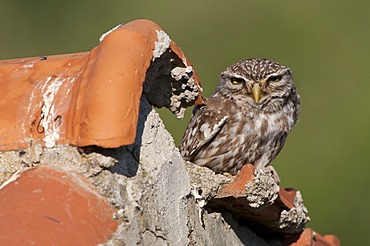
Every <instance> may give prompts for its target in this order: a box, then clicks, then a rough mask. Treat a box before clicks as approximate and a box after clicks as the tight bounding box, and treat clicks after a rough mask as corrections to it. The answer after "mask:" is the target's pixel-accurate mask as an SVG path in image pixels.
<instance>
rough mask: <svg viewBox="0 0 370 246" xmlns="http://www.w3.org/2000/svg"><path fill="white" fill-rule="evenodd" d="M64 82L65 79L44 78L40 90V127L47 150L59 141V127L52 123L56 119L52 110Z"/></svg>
mask: <svg viewBox="0 0 370 246" xmlns="http://www.w3.org/2000/svg"><path fill="white" fill-rule="evenodd" d="M64 81H66V78H59V77H56V78H53V77H51V76H50V77H47V78H46V81H45V85H44V87H43V88H42V91H43V95H42V100H43V106H42V108H41V122H40V125H41V126H42V127H43V129H44V133H45V138H44V141H45V145H46V147H47V148H52V147H54V146H55V142H56V141H57V140H58V139H59V125H57V124H55V122H54V121H55V118H56V117H57V114H56V112H55V109H54V98H55V95H56V94H57V92H58V90H59V88H60V86H61V85H62V84H63V82H64Z"/></svg>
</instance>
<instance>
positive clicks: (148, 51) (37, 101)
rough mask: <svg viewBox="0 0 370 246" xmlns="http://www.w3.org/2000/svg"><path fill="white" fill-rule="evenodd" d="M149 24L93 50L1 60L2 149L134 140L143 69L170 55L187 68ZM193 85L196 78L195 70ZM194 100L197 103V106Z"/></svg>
mask: <svg viewBox="0 0 370 246" xmlns="http://www.w3.org/2000/svg"><path fill="white" fill-rule="evenodd" d="M160 35H162V36H164V37H168V36H166V34H165V33H164V32H163V30H162V29H161V28H160V27H159V26H158V25H157V24H155V23H154V22H151V21H148V20H136V21H132V22H130V23H127V24H126V25H123V26H121V27H118V28H116V29H115V30H112V31H111V32H109V33H107V35H106V36H105V37H104V38H102V41H101V43H100V44H99V45H98V46H97V47H96V48H94V49H92V50H91V52H85V53H77V54H66V55H56V56H48V57H37V58H25V59H15V60H6V61H1V62H0V83H1V86H2V90H0V98H1V100H0V112H1V114H2V118H1V119H0V136H1V137H0V150H11V149H19V148H25V147H27V145H28V142H29V139H30V138H32V139H34V140H39V141H40V142H41V143H42V144H43V145H44V146H46V147H52V146H54V145H55V143H65V144H73V145H77V146H87V145H98V146H102V147H106V148H114V147H119V146H122V145H127V144H132V143H133V142H134V139H135V134H136V126H137V120H138V111H139V103H140V97H141V93H142V88H143V82H144V80H145V76H146V72H147V69H148V68H149V66H150V64H151V62H152V61H153V60H155V57H158V56H160V55H161V54H162V53H163V52H164V51H165V50H167V49H170V50H171V51H172V52H173V53H174V54H175V55H176V56H177V57H179V59H180V61H181V62H182V64H181V66H183V67H190V66H191V63H190V61H189V60H188V59H187V58H186V56H185V54H184V53H183V52H182V51H181V49H180V48H179V47H178V46H177V45H176V43H174V42H173V41H171V40H169V38H168V39H165V40H161V38H162V36H160ZM193 77H194V79H195V82H196V83H197V84H198V85H199V80H198V77H197V75H196V73H195V71H193ZM201 101H202V98H201V95H200V94H199V96H198V100H197V102H201Z"/></svg>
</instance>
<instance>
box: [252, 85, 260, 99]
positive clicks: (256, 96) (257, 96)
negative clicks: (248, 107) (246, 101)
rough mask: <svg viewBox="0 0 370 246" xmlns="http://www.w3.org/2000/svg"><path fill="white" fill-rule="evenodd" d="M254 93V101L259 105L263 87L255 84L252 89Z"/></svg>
mask: <svg viewBox="0 0 370 246" xmlns="http://www.w3.org/2000/svg"><path fill="white" fill-rule="evenodd" d="M252 93H253V98H254V101H255V102H256V103H258V101H259V100H260V97H261V86H260V85H259V84H254V85H253V88H252Z"/></svg>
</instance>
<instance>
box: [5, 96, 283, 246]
mask: <svg viewBox="0 0 370 246" xmlns="http://www.w3.org/2000/svg"><path fill="white" fill-rule="evenodd" d="M0 161H1V162H0V165H1V168H2V170H5V171H6V172H5V174H4V175H2V177H1V178H2V180H1V181H2V182H4V181H5V180H7V179H8V178H9V177H10V176H11V175H12V174H13V173H15V172H16V171H17V170H19V169H22V167H24V166H33V165H38V164H53V165H60V166H62V167H63V168H64V169H65V170H74V171H77V172H78V173H79V174H81V175H82V176H84V177H86V178H88V179H89V180H90V181H91V183H92V184H93V185H94V186H96V188H97V190H98V192H99V193H100V194H102V195H103V196H105V197H107V199H108V201H109V202H110V203H111V204H112V205H114V206H115V207H116V208H117V209H118V212H117V213H115V214H114V215H112V216H113V218H116V219H117V220H118V221H119V223H120V225H119V227H118V229H117V231H116V232H115V233H114V235H113V236H112V238H111V240H109V241H108V242H106V243H104V245H271V244H276V242H277V241H270V242H266V241H265V240H264V239H262V238H260V237H258V236H256V235H255V234H254V233H253V232H252V231H251V230H249V229H248V228H247V227H245V226H241V225H239V224H238V222H237V221H236V220H234V219H233V217H232V216H231V215H230V214H228V213H224V212H213V211H210V210H207V209H206V208H205V207H204V203H202V201H204V202H206V199H208V198H209V197H212V196H214V194H215V193H216V192H217V190H218V187H219V185H220V184H221V183H225V182H228V178H226V177H224V176H222V175H215V174H214V173H213V172H212V171H210V170H208V169H206V168H202V167H198V166H195V165H192V164H191V163H187V164H186V165H185V164H184V161H183V159H182V157H181V155H180V153H179V151H178V149H177V148H176V147H175V145H174V142H173V139H172V137H171V136H170V134H169V133H168V132H167V131H166V130H165V128H164V125H163V123H162V121H161V119H160V118H159V116H158V114H157V113H156V112H155V110H153V109H152V107H151V106H150V104H149V103H148V100H147V99H146V98H145V96H143V97H142V100H141V105H140V115H139V123H138V130H137V137H136V140H135V143H134V144H132V145H129V146H124V147H120V148H116V149H103V148H100V147H96V146H90V147H84V148H78V147H74V146H65V145H56V146H54V147H53V148H41V146H40V145H39V144H37V143H35V142H32V141H30V147H29V148H28V149H25V150H18V151H8V152H2V153H1V154H0ZM2 182H1V183H2ZM194 187H196V188H194ZM200 190H201V192H200Z"/></svg>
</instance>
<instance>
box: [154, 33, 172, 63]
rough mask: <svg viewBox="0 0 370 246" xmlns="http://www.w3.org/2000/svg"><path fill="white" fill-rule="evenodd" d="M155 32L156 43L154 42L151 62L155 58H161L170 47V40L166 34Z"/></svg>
mask: <svg viewBox="0 0 370 246" xmlns="http://www.w3.org/2000/svg"><path fill="white" fill-rule="evenodd" d="M155 31H156V32H157V38H158V41H157V42H154V50H153V59H152V60H153V61H154V60H155V59H156V58H159V57H161V55H162V54H163V53H164V52H166V50H167V49H168V48H169V47H170V44H171V39H170V37H169V36H168V35H167V33H165V32H164V31H162V30H160V31H158V30H155Z"/></svg>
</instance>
